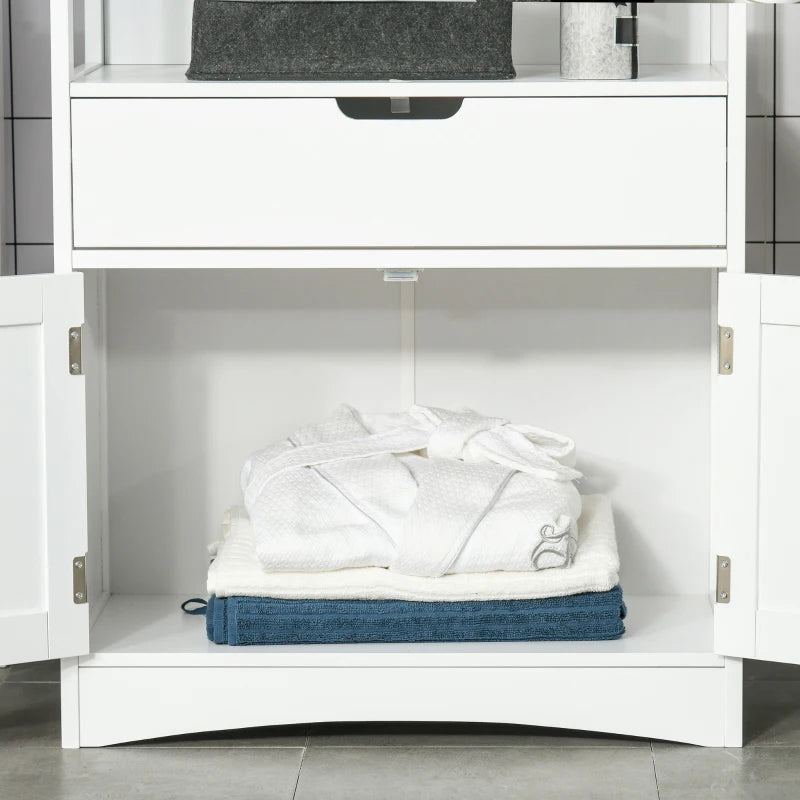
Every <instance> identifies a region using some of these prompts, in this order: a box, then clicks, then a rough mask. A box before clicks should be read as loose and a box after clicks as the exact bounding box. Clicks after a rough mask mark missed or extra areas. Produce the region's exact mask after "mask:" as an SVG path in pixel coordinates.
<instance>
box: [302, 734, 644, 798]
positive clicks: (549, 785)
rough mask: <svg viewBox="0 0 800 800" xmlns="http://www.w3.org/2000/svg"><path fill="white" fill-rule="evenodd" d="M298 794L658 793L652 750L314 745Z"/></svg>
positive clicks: (599, 795)
mask: <svg viewBox="0 0 800 800" xmlns="http://www.w3.org/2000/svg"><path fill="white" fill-rule="evenodd" d="M296 797H297V800H318V799H319V798H325V800H337V798H346V799H347V800H360V798H364V800H375V798H381V800H411V798H420V799H423V798H424V800H428V799H429V798H436V800H450V798H452V799H453V800H470V798H504V800H505V799H506V798H507V799H508V800H513V799H514V798H524V799H525V800H531V798H536V800H551V798H552V799H553V800H569V799H570V798H580V800H594V799H597V800H600V798H602V800H606V798H614V800H627V798H631V800H656V797H657V794H656V783H655V778H654V775H653V762H652V758H651V755H650V749H649V748H647V749H637V748H620V749H608V748H606V749H603V750H597V749H589V748H560V747H554V748H536V749H532V748H522V747H496V748H488V749H475V748H466V747H422V748H420V747H342V748H332V747H319V748H317V747H314V746H313V745H312V746H310V747H309V748H308V749H307V750H306V755H305V758H304V760H303V766H302V769H301V770H300V780H299V782H298V785H297V794H296Z"/></svg>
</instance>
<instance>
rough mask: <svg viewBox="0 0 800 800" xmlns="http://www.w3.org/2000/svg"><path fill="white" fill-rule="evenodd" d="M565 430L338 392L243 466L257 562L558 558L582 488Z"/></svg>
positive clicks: (462, 567) (378, 563) (406, 564)
mask: <svg viewBox="0 0 800 800" xmlns="http://www.w3.org/2000/svg"><path fill="white" fill-rule="evenodd" d="M573 461H574V445H573V443H572V441H571V440H569V439H567V438H566V437H561V436H558V435H557V434H553V433H550V432H548V431H542V430H540V429H538V428H532V427H530V426H519V425H511V424H510V423H508V422H507V421H506V420H503V419H498V418H489V417H482V416H480V415H478V414H475V413H473V412H452V411H446V410H443V409H437V408H425V407H422V406H414V407H412V409H411V410H410V411H409V412H408V413H405V414H394V415H385V416H375V417H365V416H361V415H359V414H358V412H356V411H355V410H354V409H352V408H349V407H347V406H343V407H342V408H340V409H339V410H338V411H337V412H336V413H335V414H334V415H333V416H332V417H331V418H329V419H327V420H324V421H323V422H321V423H319V424H317V425H313V426H309V427H307V428H304V429H302V430H300V431H298V432H297V433H295V434H294V435H293V436H292V437H290V438H289V439H287V440H286V441H285V442H283V443H282V444H280V445H278V446H276V447H272V448H269V449H267V450H263V451H261V452H259V453H256V454H255V455H253V456H252V457H251V458H250V459H249V460H248V462H247V463H246V464H245V467H244V469H243V471H242V488H243V491H244V498H245V507H246V509H247V512H248V513H249V515H250V518H251V520H252V524H253V529H254V533H255V540H256V552H257V555H258V558H259V559H260V562H261V565H262V567H263V568H264V569H266V570H268V571H281V570H288V571H328V570H335V569H343V568H352V567H367V566H375V567H389V568H390V569H392V570H393V571H396V572H401V573H404V574H408V575H419V576H425V577H438V576H441V575H445V574H449V573H458V572H488V571H493V570H538V569H544V568H549V567H563V566H568V565H569V564H570V563H571V561H572V558H573V557H574V554H575V549H576V546H577V540H576V537H575V530H574V523H575V521H576V520H577V518H578V516H579V515H580V510H581V502H580V495H579V494H578V491H577V489H576V488H575V486H574V485H573V483H572V480H573V479H575V478H576V477H579V476H580V473H578V472H576V471H575V470H574V469H573V468H572V466H571V463H572V462H573Z"/></svg>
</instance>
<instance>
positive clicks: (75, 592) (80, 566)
mask: <svg viewBox="0 0 800 800" xmlns="http://www.w3.org/2000/svg"><path fill="white" fill-rule="evenodd" d="M72 602H73V603H75V605H82V604H83V603H86V602H88V596H87V592H86V556H75V558H73V559H72Z"/></svg>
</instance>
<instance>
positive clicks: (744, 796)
mask: <svg viewBox="0 0 800 800" xmlns="http://www.w3.org/2000/svg"><path fill="white" fill-rule="evenodd" d="M653 752H654V757H655V766H656V776H657V779H658V791H659V798H660V800H714V798H725V800H797V797H798V796H800V750H797V749H796V748H794V747H774V748H770V747H753V748H745V749H743V750H737V749H730V750H724V749H716V748H702V747H684V746H680V745H667V744H654V745H653Z"/></svg>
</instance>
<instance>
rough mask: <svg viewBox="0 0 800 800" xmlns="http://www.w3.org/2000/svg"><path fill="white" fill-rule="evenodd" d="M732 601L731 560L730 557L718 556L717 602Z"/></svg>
mask: <svg viewBox="0 0 800 800" xmlns="http://www.w3.org/2000/svg"><path fill="white" fill-rule="evenodd" d="M730 601H731V560H730V559H729V558H728V556H717V602H718V603H730Z"/></svg>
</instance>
